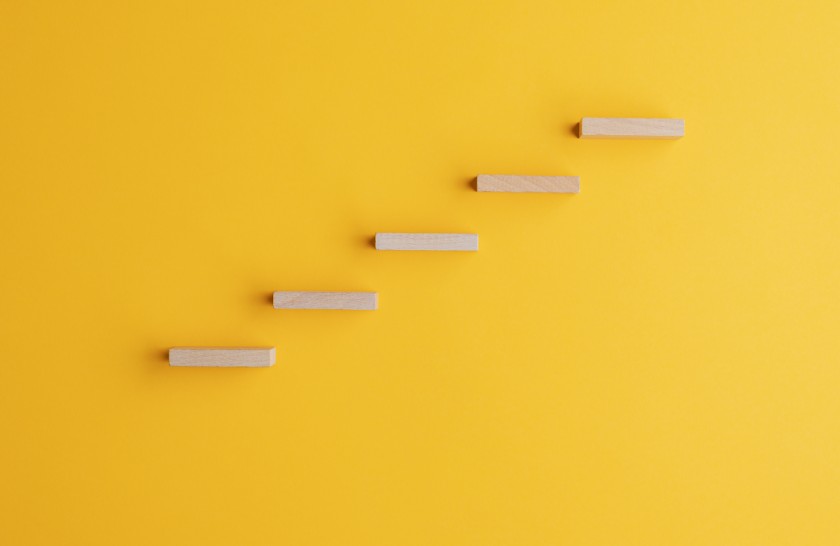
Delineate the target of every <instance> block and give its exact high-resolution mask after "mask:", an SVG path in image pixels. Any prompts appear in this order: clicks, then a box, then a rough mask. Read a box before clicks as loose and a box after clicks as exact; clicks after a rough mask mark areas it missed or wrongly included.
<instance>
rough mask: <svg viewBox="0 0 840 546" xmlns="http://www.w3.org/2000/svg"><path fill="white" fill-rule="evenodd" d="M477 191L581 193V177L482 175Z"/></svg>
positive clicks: (479, 178) (479, 177)
mask: <svg viewBox="0 0 840 546" xmlns="http://www.w3.org/2000/svg"><path fill="white" fill-rule="evenodd" d="M476 189H477V190H478V191H480V192H508V193H579V192H580V177H579V176H521V175H512V174H480V175H478V184H477V188H476Z"/></svg>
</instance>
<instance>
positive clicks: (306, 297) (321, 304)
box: [274, 292, 377, 311]
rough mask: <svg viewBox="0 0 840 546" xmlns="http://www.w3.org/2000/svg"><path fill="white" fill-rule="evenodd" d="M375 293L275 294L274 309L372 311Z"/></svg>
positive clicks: (375, 297)
mask: <svg viewBox="0 0 840 546" xmlns="http://www.w3.org/2000/svg"><path fill="white" fill-rule="evenodd" d="M376 307H377V295H376V292H275V293H274V308H275V309H344V310H350V311H373V310H374V309H376Z"/></svg>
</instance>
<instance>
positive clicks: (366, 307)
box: [169, 118, 685, 368]
mask: <svg viewBox="0 0 840 546" xmlns="http://www.w3.org/2000/svg"><path fill="white" fill-rule="evenodd" d="M684 135H685V121H684V120H682V119H653V118H583V119H582V120H581V122H580V125H579V134H578V136H579V138H586V139H589V138H623V139H675V138H680V137H682V136H684ZM476 189H477V191H479V192H508V193H579V192H580V177H578V176H519V175H499V174H481V175H479V176H478V179H477V185H476ZM375 247H376V250H404V251H411V250H424V251H467V252H477V251H478V235H477V234H475V233H377V234H376V242H375ZM378 303H379V297H378V294H377V293H376V292H275V293H274V308H275V309H336V310H342V311H375V310H376V308H377V306H378ZM275 360H276V351H275V348H274V347H173V348H171V349H170V350H169V365H170V366H177V367H180V366H189V367H225V368H230V367H244V368H264V367H268V366H271V365H273V364H274V362H275Z"/></svg>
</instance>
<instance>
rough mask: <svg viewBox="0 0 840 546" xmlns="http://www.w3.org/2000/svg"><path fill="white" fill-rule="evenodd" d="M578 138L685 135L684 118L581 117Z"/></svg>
mask: <svg viewBox="0 0 840 546" xmlns="http://www.w3.org/2000/svg"><path fill="white" fill-rule="evenodd" d="M579 136H580V138H651V139H668V138H680V137H682V136H685V120H683V119H666V118H583V119H582V120H580V134H579Z"/></svg>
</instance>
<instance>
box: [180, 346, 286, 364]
mask: <svg viewBox="0 0 840 546" xmlns="http://www.w3.org/2000/svg"><path fill="white" fill-rule="evenodd" d="M275 354H276V353H275V350H274V347H173V348H171V349H169V365H170V366H197V367H220V368H265V367H268V366H271V365H273V364H274V360H275Z"/></svg>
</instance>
